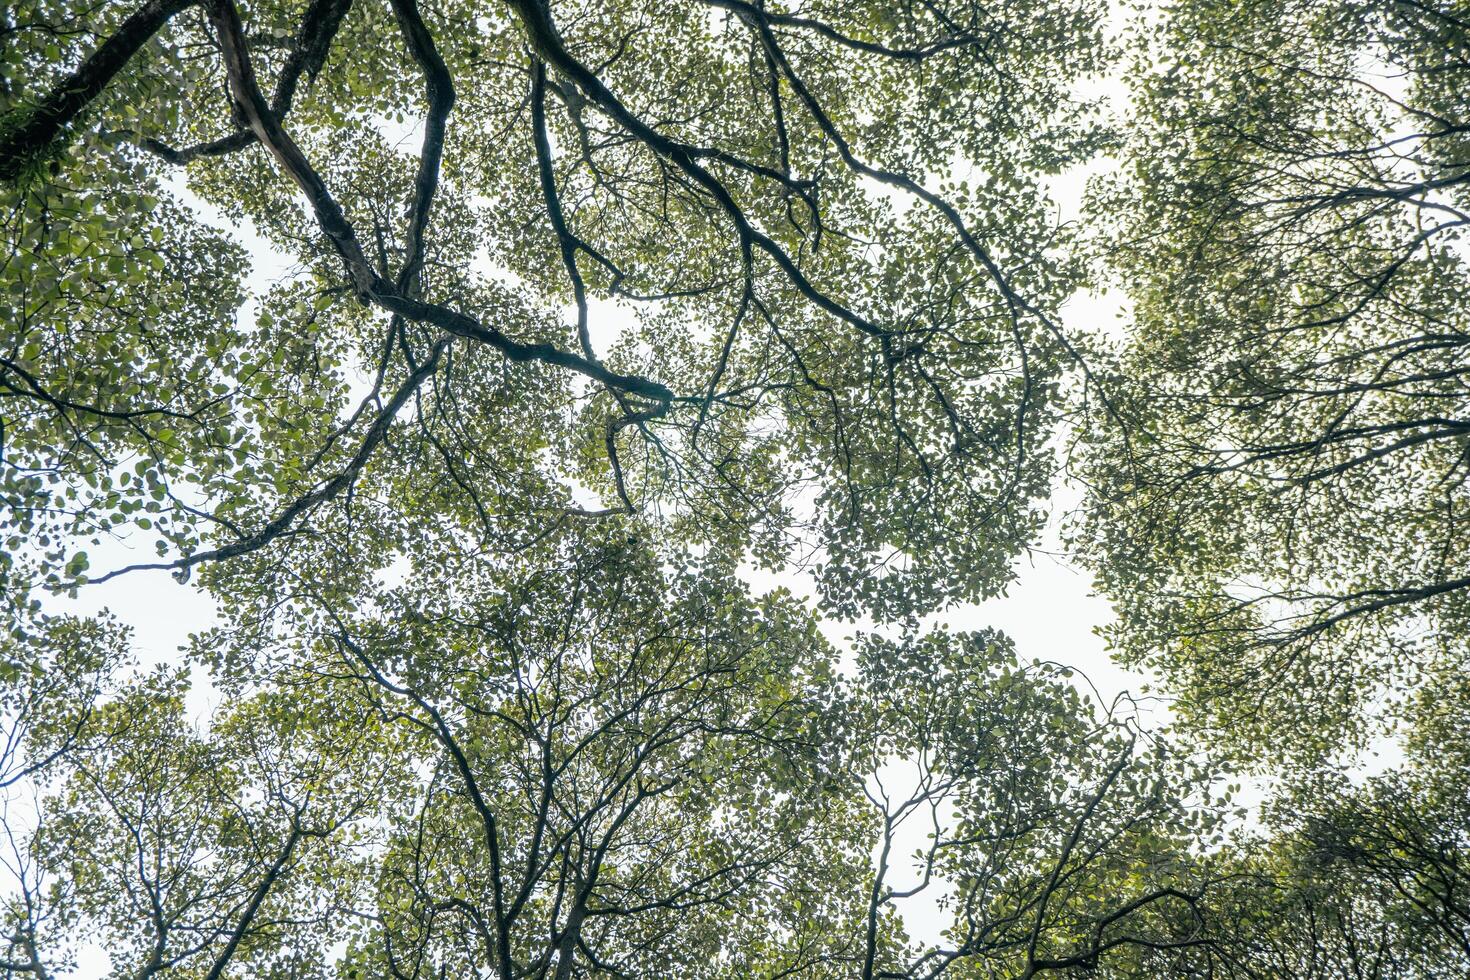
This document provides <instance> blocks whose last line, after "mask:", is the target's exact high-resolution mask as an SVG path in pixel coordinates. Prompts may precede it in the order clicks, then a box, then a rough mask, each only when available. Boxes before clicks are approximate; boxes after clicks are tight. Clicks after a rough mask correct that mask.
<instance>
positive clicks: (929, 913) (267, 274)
mask: <svg viewBox="0 0 1470 980" xmlns="http://www.w3.org/2000/svg"><path fill="white" fill-rule="evenodd" d="M405 137H406V139H408V138H411V137H412V134H411V133H409V134H405ZM1091 172H1094V171H1093V170H1091V169H1090V170H1086V171H1083V170H1079V171H1077V172H1075V173H1069V174H1066V175H1064V176H1063V177H1062V178H1059V179H1058V180H1057V181H1056V182H1055V184H1054V185H1053V187H1052V188H1051V190H1052V193H1053V195H1054V197H1055V199H1056V200H1057V202H1058V208H1059V217H1060V218H1061V219H1062V220H1069V219H1070V218H1072V217H1073V216H1075V214H1076V213H1077V209H1078V206H1079V204H1080V200H1081V194H1082V188H1083V185H1084V184H1085V181H1086V180H1087V178H1088V177H1089V176H1090V173H1091ZM175 189H176V190H177V191H179V192H180V193H181V194H182V195H183V196H184V197H185V199H186V200H188V201H190V202H191V203H192V204H193V205H194V206H195V207H196V209H197V210H198V211H199V212H200V214H201V217H203V218H204V219H205V220H206V221H208V222H209V223H210V224H212V225H215V226H216V227H220V228H223V229H226V230H228V231H230V232H231V233H232V234H233V235H234V236H235V237H236V238H237V240H238V241H239V242H240V244H241V245H243V246H244V247H245V248H246V249H247V250H248V251H249V253H250V257H251V262H252V272H251V277H250V283H249V285H250V287H251V289H252V292H253V293H255V294H256V295H261V294H263V293H264V291H265V290H266V288H268V287H269V286H270V285H272V284H273V283H275V282H276V281H277V280H278V279H280V278H283V277H284V276H285V274H286V273H287V265H286V264H285V263H284V262H283V261H282V258H281V256H280V255H278V254H277V253H275V252H274V251H273V250H272V249H271V248H270V247H269V246H268V244H267V243H266V242H265V241H264V240H263V239H262V238H261V237H260V236H258V235H257V234H255V233H254V232H253V230H252V229H251V228H250V226H249V225H248V224H245V225H243V226H235V225H233V224H232V223H230V222H227V221H225V220H223V218H222V216H221V215H219V213H218V212H216V211H214V209H212V208H210V207H208V206H207V205H205V204H203V202H200V201H198V199H197V198H194V197H193V196H192V195H189V194H187V192H185V191H184V190H183V187H182V182H180V183H179V184H178V185H176V188H175ZM244 312H245V315H249V314H250V310H249V309H248V308H247V310H246V311H244ZM595 312H596V315H597V317H598V318H599V319H598V320H596V321H595V322H594V326H595V328H596V329H597V333H598V334H600V335H601V337H600V338H598V339H599V342H600V343H602V342H605V341H604V340H603V338H607V339H610V338H611V337H612V336H614V335H616V334H617V333H618V332H619V330H620V328H621V326H622V325H623V324H620V323H617V322H616V320H617V319H619V318H623V319H624V320H625V322H626V318H627V314H626V313H625V312H623V311H622V310H620V308H619V307H617V306H615V305H613V304H611V303H598V304H596V307H595ZM1118 313H1119V310H1118V306H1117V305H1116V303H1115V302H1113V297H1112V296H1096V295H1091V294H1085V295H1081V296H1078V297H1076V298H1075V299H1074V300H1073V301H1072V302H1070V303H1069V304H1068V306H1067V307H1066V309H1065V310H1064V317H1063V325H1064V327H1066V328H1067V329H1069V330H1073V331H1081V330H1091V329H1098V328H1105V329H1106V328H1112V327H1115V326H1116V323H1117V317H1118ZM569 315H570V314H569ZM1077 497H1078V495H1077V493H1076V492H1075V491H1074V490H1073V489H1072V488H1070V487H1065V486H1059V487H1058V488H1057V489H1056V493H1055V495H1054V498H1053V509H1054V519H1053V521H1052V526H1051V527H1050V528H1049V529H1048V532H1047V536H1046V538H1045V540H1043V542H1042V543H1041V547H1040V548H1039V549H1038V550H1037V551H1036V552H1035V553H1034V554H1033V555H1031V556H1028V557H1023V558H1022V559H1021V560H1020V563H1019V576H1018V579H1017V581H1016V583H1015V584H1014V585H1013V587H1012V588H1011V589H1010V590H1009V593H1008V594H1007V595H1006V596H1004V597H1001V598H997V599H993V600H991V601H989V602H986V603H984V604H983V605H979V606H965V607H960V608H957V609H953V610H950V611H948V612H947V613H945V614H944V615H942V616H936V617H931V620H932V621H933V622H943V623H945V624H947V625H949V626H950V627H952V628H954V629H958V630H965V629H978V628H981V627H998V628H1000V629H1002V630H1004V631H1005V632H1006V633H1008V634H1009V635H1010V636H1011V637H1012V638H1013V639H1014V640H1015V642H1016V647H1017V651H1018V653H1019V655H1020V656H1021V657H1022V658H1023V659H1043V660H1052V661H1058V662H1061V663H1065V664H1067V665H1069V666H1071V667H1073V668H1075V669H1076V670H1077V671H1078V672H1079V675H1085V677H1086V678H1087V679H1088V680H1090V682H1091V684H1092V685H1094V686H1095V687H1096V689H1097V690H1098V692H1099V693H1100V694H1101V696H1102V698H1103V699H1104V701H1105V702H1106V701H1111V700H1112V699H1113V698H1114V697H1115V696H1116V695H1117V694H1119V693H1120V692H1122V691H1125V690H1126V691H1130V692H1131V693H1133V694H1134V695H1137V694H1139V693H1140V691H1141V689H1142V687H1143V686H1144V684H1145V681H1146V678H1144V677H1142V676H1141V675H1139V674H1138V673H1136V672H1132V671H1129V670H1125V669H1123V668H1121V667H1119V666H1118V665H1117V664H1115V663H1113V662H1112V661H1111V660H1110V658H1109V657H1108V655H1107V653H1106V651H1105V649H1104V647H1103V643H1102V641H1101V640H1100V639H1099V637H1098V636H1097V635H1096V634H1095V632H1094V631H1095V629H1096V628H1097V627H1098V626H1100V625H1102V624H1104V623H1106V622H1107V621H1108V620H1109V618H1110V615H1111V613H1110V610H1109V607H1108V604H1107V603H1106V602H1105V601H1104V600H1102V599H1100V598H1098V597H1096V596H1094V595H1093V594H1092V590H1091V588H1090V584H1089V581H1088V579H1087V577H1086V576H1085V575H1084V574H1083V573H1082V572H1080V571H1079V570H1077V569H1075V568H1073V567H1071V566H1069V565H1068V564H1067V563H1066V561H1065V560H1064V559H1062V558H1060V557H1058V556H1059V554H1060V551H1061V548H1060V545H1059V542H1058V540H1057V531H1058V523H1059V521H1058V520H1057V518H1058V517H1059V516H1060V515H1061V514H1064V513H1065V512H1066V511H1067V510H1068V509H1069V508H1070V507H1072V506H1075V504H1076V501H1077ZM145 550H146V551H149V554H146V555H145V554H143V553H142V552H143V551H145ZM90 553H91V556H92V567H93V568H94V569H97V570H99V571H103V570H107V569H111V568H116V567H120V566H122V565H126V564H130V563H132V562H136V561H148V560H153V558H152V555H151V539H148V540H143V541H141V542H140V550H139V552H137V553H136V554H135V553H134V552H132V551H131V550H130V549H129V548H128V547H127V546H125V545H123V544H120V543H106V544H104V545H103V546H102V547H100V548H93V549H91V552H90ZM806 581H807V580H806V579H805V577H804V576H801V575H779V576H773V575H766V574H759V573H753V574H752V575H751V582H752V585H753V586H754V587H756V588H758V589H765V588H769V587H771V586H773V585H776V584H783V585H787V586H788V587H790V588H792V589H793V591H795V592H797V593H798V594H805V595H810V589H809V588H808V587H807V584H806ZM48 605H49V606H50V607H51V608H52V609H53V610H55V611H61V610H63V609H64V610H67V611H71V612H75V613H79V614H95V613H97V612H100V611H101V610H103V609H107V610H109V611H111V612H112V613H113V614H114V615H116V616H117V617H118V618H119V619H121V620H122V621H123V622H125V623H127V624H128V625H129V626H131V627H132V629H133V638H134V652H135V653H136V655H137V657H138V659H139V661H140V662H141V663H142V664H144V665H149V664H155V663H160V662H169V661H177V659H178V658H179V657H180V649H181V647H183V646H184V645H185V644H186V643H187V642H188V639H189V637H190V635H191V634H193V633H196V632H198V631H201V630H204V629H207V628H208V627H209V626H211V625H213V624H214V622H215V619H216V606H215V604H214V602H213V601H212V600H211V599H210V598H209V597H208V596H206V595H205V594H204V593H203V592H201V591H200V590H199V589H198V588H196V587H194V586H192V585H181V584H179V583H178V582H176V581H175V580H174V579H173V578H172V576H170V575H169V574H168V573H166V572H162V571H146V572H136V573H130V574H128V575H124V576H122V577H120V578H116V579H113V580H111V581H109V582H105V583H103V584H100V585H91V586H86V587H84V588H83V589H81V591H80V593H79V595H78V596H77V598H75V599H65V598H60V597H52V598H50V599H49V600H48ZM862 626H863V624H851V623H838V622H829V623H827V624H826V626H825V632H826V633H827V635H828V637H829V639H831V640H833V641H834V642H836V643H838V644H842V642H843V640H844V639H845V638H846V637H848V636H850V635H851V634H852V633H853V632H854V630H855V629H858V628H861V627H862ZM1077 683H1079V684H1084V683H1085V682H1084V681H1083V680H1082V678H1081V677H1080V676H1079V678H1077ZM191 699H192V703H191V709H192V711H193V713H194V717H195V718H196V719H197V720H198V722H200V723H201V724H207V720H208V718H209V715H210V712H211V709H212V707H213V703H214V697H213V692H212V690H211V688H210V686H209V683H208V679H207V678H203V677H196V678H195V686H194V689H193V692H192V695H191ZM1162 721H1163V717H1162V715H1160V716H1159V717H1158V718H1156V719H1155V722H1156V723H1162ZM903 778H904V773H902V772H890V773H886V774H885V781H886V782H888V783H889V785H890V786H893V785H894V784H895V783H900V782H901V781H902V780H903ZM923 832H924V827H923V826H922V825H920V824H917V823H916V824H914V826H913V827H912V830H911V835H912V837H911V839H908V838H900V841H899V845H900V846H899V847H897V848H896V849H895V853H897V854H904V853H908V852H910V851H912V850H913V849H914V848H915V847H917V846H918V844H919V842H920V840H921V838H922V834H923ZM906 873H907V869H906V868H904V866H903V864H902V863H901V862H900V863H899V864H898V865H897V866H896V867H895V870H894V879H893V884H894V885H895V886H898V887H905V886H906V885H908V884H912V883H913V882H908V881H906V877H905V876H906ZM942 894H943V892H942V889H941V888H940V887H938V886H937V885H936V886H933V887H931V888H930V889H929V890H928V891H927V892H925V893H923V894H921V895H919V896H916V897H914V898H912V899H909V900H907V901H906V902H905V903H904V904H903V906H902V912H903V915H904V918H905V921H906V923H907V924H908V927H909V929H910V931H911V933H912V934H913V935H914V937H915V938H918V939H925V940H929V941H937V940H939V938H940V936H939V932H940V930H941V929H942V928H944V926H945V925H946V924H947V917H946V916H944V915H943V914H942V913H941V912H940V910H939V909H938V908H937V907H936V905H935V902H936V901H937V900H938V899H939V897H940V896H941V895H942ZM78 966H79V969H80V973H81V975H94V974H95V975H100V974H101V973H103V972H105V971H106V969H107V958H106V954H105V952H104V951H103V950H102V949H100V948H92V949H88V950H85V951H83V955H82V958H81V960H80V962H79V964H78Z"/></svg>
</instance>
